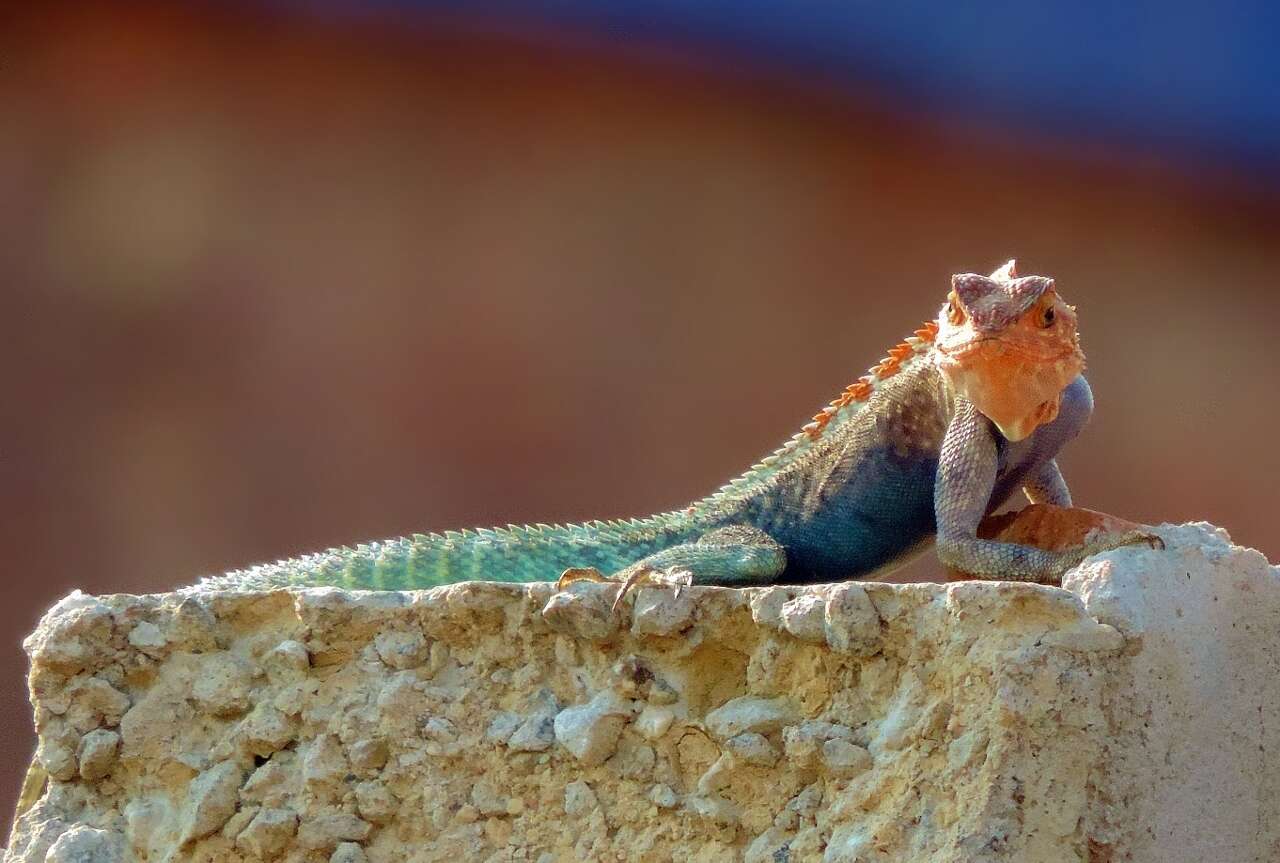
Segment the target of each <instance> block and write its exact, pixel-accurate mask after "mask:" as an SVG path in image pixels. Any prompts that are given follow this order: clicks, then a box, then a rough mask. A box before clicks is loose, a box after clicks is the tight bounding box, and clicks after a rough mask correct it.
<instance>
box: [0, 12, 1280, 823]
mask: <svg viewBox="0 0 1280 863" xmlns="http://www.w3.org/2000/svg"><path fill="white" fill-rule="evenodd" d="M27 8H28V11H27V12H25V13H24V12H18V11H9V12H6V13H3V14H4V15H5V16H7V17H6V18H5V19H4V20H3V26H2V28H0V33H3V34H4V35H3V56H2V57H0V201H2V202H3V207H2V208H0V268H2V269H0V272H3V277H4V298H5V307H6V308H7V310H8V313H7V314H6V315H5V323H6V325H7V326H6V327H5V329H6V331H7V333H6V337H5V338H4V341H3V347H0V352H2V354H0V360H2V362H0V379H2V380H3V383H4V392H5V394H6V399H5V404H6V407H7V408H8V417H7V420H6V421H5V423H4V425H3V429H4V438H3V440H2V441H0V516H2V517H0V531H2V532H3V539H4V544H3V548H4V549H5V550H6V558H7V559H6V560H5V561H4V570H5V576H4V581H3V585H4V588H3V589H4V591H5V602H4V603H3V607H2V608H0V621H2V623H0V632H3V633H4V639H5V640H4V647H3V651H0V727H3V728H7V729H9V731H8V732H6V733H5V734H4V739H3V743H0V753H2V754H3V756H4V760H3V765H2V766H0V805H3V806H4V808H5V810H6V811H11V806H12V800H13V796H14V794H15V793H16V790H17V787H18V783H19V779H20V772H21V769H22V768H23V766H24V765H25V763H26V760H27V758H28V756H29V754H30V751H31V747H32V746H33V740H34V738H33V736H32V734H31V733H30V711H29V707H28V705H27V704H26V700H25V691H24V687H23V682H22V679H23V677H22V676H23V671H24V667H25V660H24V658H23V655H22V653H21V651H20V648H19V642H20V640H21V638H22V637H23V636H24V635H25V633H27V632H29V631H30V630H31V629H32V628H33V626H34V625H35V623H36V621H37V619H38V617H39V615H40V613H41V612H42V611H43V610H44V609H45V608H47V607H48V606H49V605H50V604H52V603H53V602H54V601H55V600H56V599H57V598H58V597H60V596H62V595H63V594H65V593H66V592H67V591H69V590H70V589H72V588H80V589H83V590H86V591H89V592H92V593H111V592H146V591H162V590H167V589H169V588H172V587H174V586H177V585H184V584H189V583H190V582H192V581H193V580H194V579H195V578H196V577H197V576H199V575H201V574H209V573H215V572H218V571H221V570H225V569H228V568H231V567H237V566H242V565H245V564H249V563H252V562H255V561H261V560H266V559H272V558H278V557H283V556H290V555H294V554H296V553H300V552H304V551H309V550H315V549H319V548H323V547H327V546H331V545H335V544H340V543H350V542H354V541H358V540H362V539H369V538H376V537H382V536H390V535H398V534H403V533H408V532H414V531H427V530H434V529H444V528H456V527H460V526H469V525H486V524H501V523H506V522H525V521H546V522H555V521H570V520H579V519H583V518H589V517H610V516H625V515H637V514H643V513H647V512H651V511H654V510H659V509H668V508H671V507H673V506H676V505H678V504H681V503H683V502H686V501H688V500H689V499H691V498H693V497H695V496H699V495H702V494H704V493H706V492H708V491H709V490H711V489H713V488H714V487H716V486H717V485H718V484H719V483H720V482H722V481H723V480H725V479H726V478H728V477H729V476H731V475H733V474H735V473H737V472H739V471H740V470H741V469H743V468H744V467H746V466H747V465H748V464H750V463H751V462H752V461H754V460H755V459H756V458H758V457H759V456H760V455H762V454H764V453H766V452H767V451H769V450H772V449H773V448H774V447H775V446H777V445H778V444H779V443H780V442H781V441H782V440H783V439H784V438H785V437H787V436H788V435H790V434H791V433H792V432H793V431H795V430H797V429H798V428H799V426H800V425H801V424H803V423H804V422H806V421H807V419H808V417H809V416H810V415H811V414H812V413H813V412H814V410H815V409H816V408H817V407H819V406H821V405H822V404H824V403H825V402H826V401H827V400H828V399H829V398H831V397H832V396H834V395H835V394H836V393H837V392H838V391H839V390H840V389H841V388H842V387H843V386H844V385H845V384H847V383H848V382H849V381H851V380H853V379H854V378H855V377H857V376H858V375H859V374H861V373H862V372H863V371H865V369H866V368H867V367H868V366H869V365H871V364H872V363H874V362H875V361H876V360H878V359H879V357H880V356H881V355H882V353H883V350H884V349H885V348H887V347H888V346H890V345H891V344H893V343H894V342H895V341H897V340H898V339H899V338H900V337H901V336H903V335H905V334H907V333H908V332H910V331H911V330H912V329H913V328H914V327H915V326H916V325H917V324H918V323H919V322H920V321H921V320H923V319H924V318H926V317H930V316H932V315H933V313H934V311H935V310H936V308H937V306H938V304H939V303H940V302H941V300H942V298H943V295H944V293H945V290H946V287H947V284H948V277H949V276H950V274H951V273H953V272H959V271H978V272H986V271H989V270H990V269H992V268H993V267H994V266H996V265H997V264H999V263H1001V262H1003V261H1004V260H1005V259H1006V258H1008V257H1011V256H1016V257H1017V258H1018V259H1019V263H1020V269H1022V270H1024V271H1025V272H1042V273H1046V274H1049V275H1052V276H1054V277H1056V278H1057V280H1058V285H1059V288H1060V290H1061V291H1062V292H1063V294H1064V295H1065V296H1066V297H1067V299H1068V300H1069V301H1071V302H1073V303H1075V304H1077V305H1078V307H1079V310H1080V318H1081V322H1082V324H1081V326H1082V332H1083V338H1084V344H1085V349H1086V352H1087V353H1088V356H1089V361H1090V372H1089V376H1090V379H1091V382H1092V383H1093V386H1094V391H1095V396H1096V400H1097V414H1096V415H1095V419H1094V422H1093V424H1092V425H1091V427H1090V428H1089V429H1088V430H1087V431H1086V433H1085V434H1084V436H1083V437H1082V438H1081V439H1080V440H1079V441H1078V442H1077V443H1076V444H1075V445H1074V446H1073V447H1072V448H1071V449H1070V450H1069V451H1068V452H1067V453H1066V455H1065V457H1064V458H1063V459H1062V462H1063V466H1064V470H1065V472H1066V474H1067V477H1068V479H1069V481H1070V483H1071V486H1072V490H1073V492H1074V494H1075V497H1076V500H1077V502H1079V503H1080V504H1082V505H1085V506H1090V507H1093V508H1096V509H1101V510H1106V511H1109V512H1114V513H1116V514H1119V515H1123V516H1128V517H1131V518H1135V519H1138V520H1144V521H1150V522H1161V521H1166V520H1167V521H1183V520H1188V519H1204V520H1208V521H1212V522H1214V523H1217V524H1220V525H1222V526H1224V527H1226V528H1227V529H1228V530H1230V532H1231V534H1232V536H1233V537H1234V538H1235V539H1236V540H1237V541H1239V542H1241V543H1244V544H1248V545H1252V546H1256V547H1258V548H1260V549H1262V550H1263V551H1264V552H1266V553H1267V554H1268V555H1269V556H1270V557H1271V558H1272V559H1273V560H1274V559H1280V528H1278V527H1277V522H1276V513H1277V511H1280V509H1278V507H1277V504H1278V503H1280V483H1277V481H1276V480H1277V476H1278V475H1280V470H1278V469H1280V454H1278V453H1280V450H1278V449H1277V447H1276V446H1275V445H1274V444H1273V440H1274V437H1275V434H1276V432H1275V427H1276V423H1277V421H1278V420H1280V409H1278V408H1277V403H1276V399H1275V393H1276V383H1275V382H1276V380H1277V378H1278V377H1280V351H1278V350H1277V349H1276V339H1275V335H1274V329H1275V318H1276V314H1275V313H1276V312H1277V311H1278V310H1280V303H1278V301H1277V298H1276V293H1275V287H1274V282H1275V273H1277V272H1278V271H1280V244H1278V243H1277V226H1278V225H1280V195H1277V187H1276V185H1275V184H1274V183H1270V182H1268V181H1263V180H1261V179H1258V178H1257V177H1254V176H1252V175H1251V174H1250V173H1249V172H1248V171H1245V170H1240V169H1233V168H1232V167H1231V166H1230V165H1229V164H1224V163H1222V162H1211V161H1208V160H1205V161H1201V162H1196V161H1187V160H1179V161H1176V162H1168V163H1166V162H1165V161H1164V157H1162V156H1158V155H1155V154H1154V153H1152V152H1146V151H1144V150H1143V149H1142V148H1141V147H1139V146H1136V145H1135V146H1131V147H1130V148H1129V149H1118V148H1117V147H1116V146H1114V145H1111V144H1107V143H1105V142H1103V141H1101V140H1095V139H1093V138H1091V137H1090V136H1089V135H1088V131H1087V130H1081V132H1080V135H1079V136H1078V137H1077V138H1074V139H1072V138H1065V139H1064V138H1062V137H1060V136H1059V137H1056V138H1054V139H1048V138H1047V137H1045V136H1042V135H1034V134H1026V133H1024V131H1023V130H1022V129H1020V128H1018V127H1017V126H1016V124H1009V125H989V124H979V123H965V122H963V121H961V120H959V119H957V118H956V117H952V118H950V119H949V120H946V121H942V120H934V119H932V118H931V117H929V116H928V115H927V114H924V113H921V112H918V111H913V110H911V106H910V105H908V104H900V103H898V102H895V100H893V99H889V98H885V97H884V95H883V94H882V93H880V92H878V91H877V90H876V89H875V88H871V87H868V88H866V89H865V91H861V90H859V89H858V88H856V87H855V88H850V87H839V88H837V87H834V86H826V85H823V84H821V83H818V84H815V83H814V82H799V81H796V80H794V79H787V78H785V77H780V76H779V77H772V78H771V77H768V76H763V75H753V74H749V73H738V72H734V71H726V70H725V69H722V68H718V67H717V66H716V64H715V63H713V62H704V61H702V60H697V59H694V58H691V57H688V56H676V55H674V54H673V55H667V56H663V55H661V52H657V54H655V55H650V56H640V55H638V54H636V53H633V52H627V51H621V50H618V49H617V47H616V46H613V45H607V44H604V43H597V42H592V41H590V40H587V39H578V40H548V39H542V38H539V37H538V36H537V35H530V34H526V37H525V38H516V37H511V38H497V37H486V36H481V35H479V34H478V33H476V32H475V31H471V30H468V29H467V28H465V27H462V26H460V25H459V26H444V25H438V26H427V25H426V24H423V25H422V26H417V27H402V26H400V25H399V24H398V23H397V22H396V21H395V20H392V19H389V18H388V19H379V18H377V17H374V16H370V17H368V18H362V19H360V20H344V21H341V22H337V21H333V20H326V19H324V18H312V19H303V18H302V17H300V16H294V15H286V14H283V13H281V14H276V15H270V16H269V15H265V14H262V13H260V12H252V11H249V10H247V9H245V8H241V9H240V10H239V11H233V10H231V9H230V8H218V7H208V8H203V9H200V8H198V7H187V8H185V9H176V8H171V7H169V6H162V5H146V4H139V5H133V6H130V7H128V8H127V9H121V8H116V7H112V8H108V7H107V6H105V5H104V6H101V7H99V6H95V5H92V4H66V5H57V6H47V7H41V8H40V9H39V11H38V12H33V11H30V10H32V9H35V8H36V7H35V5H34V4H33V5H31V6H28V7H27ZM936 574H937V570H936V565H935V564H934V563H933V562H932V561H931V560H928V559H926V560H923V561H921V562H920V563H918V564H916V565H915V566H914V567H913V568H912V570H911V571H910V572H908V573H906V577H914V578H931V577H935V576H936Z"/></svg>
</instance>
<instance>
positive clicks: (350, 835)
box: [298, 812, 373, 851]
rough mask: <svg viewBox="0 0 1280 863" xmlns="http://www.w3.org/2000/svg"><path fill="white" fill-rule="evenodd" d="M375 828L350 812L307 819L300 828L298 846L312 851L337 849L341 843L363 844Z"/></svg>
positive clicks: (326, 814)
mask: <svg viewBox="0 0 1280 863" xmlns="http://www.w3.org/2000/svg"><path fill="white" fill-rule="evenodd" d="M372 830H373V826H372V825H371V824H369V822H367V821H364V820H362V819H360V818H357V817H356V816H355V815H352V814H350V813H349V812H329V813H325V814H323V815H317V816H315V817H312V818H306V819H304V820H303V821H302V823H301V825H300V826H299V827H298V845H299V846H301V847H302V848H305V849H307V850H310V851H315V850H321V851H323V850H328V849H330V848H336V847H337V845H338V843H339V842H344V841H345V842H363V841H364V840H366V839H368V838H369V833H370V832H371V831H372Z"/></svg>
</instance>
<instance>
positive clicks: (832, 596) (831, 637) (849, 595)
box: [823, 582, 882, 657]
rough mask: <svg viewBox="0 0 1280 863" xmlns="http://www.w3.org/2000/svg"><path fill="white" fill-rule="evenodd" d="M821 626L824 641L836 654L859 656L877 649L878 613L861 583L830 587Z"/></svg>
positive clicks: (879, 637)
mask: <svg viewBox="0 0 1280 863" xmlns="http://www.w3.org/2000/svg"><path fill="white" fill-rule="evenodd" d="M823 629H824V631H825V633H826V636H827V644H828V645H830V647H831V649H832V650H834V651H836V652H837V653H847V654H849V655H851V656H859V657H861V656H871V655H873V654H874V653H875V652H876V651H877V650H879V649H880V644H881V635H882V633H881V628H880V615H879V613H878V612H877V611H876V607H875V605H874V604H873V603H872V602H871V597H870V596H869V595H868V594H867V589H866V588H865V587H863V586H862V585H861V584H856V583H853V582H845V583H843V584H838V585H835V586H833V587H832V589H831V590H830V592H829V593H828V594H827V600H826V603H825V606H824V608H823Z"/></svg>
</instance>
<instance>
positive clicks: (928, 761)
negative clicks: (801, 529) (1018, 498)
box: [5, 525, 1280, 863]
mask: <svg viewBox="0 0 1280 863" xmlns="http://www.w3.org/2000/svg"><path fill="white" fill-rule="evenodd" d="M1160 533H1161V535H1162V536H1163V538H1164V539H1165V542H1166V543H1167V546H1168V548H1167V549H1166V550H1164V551H1153V550H1150V549H1145V548H1143V549H1126V550H1121V551H1116V552H1112V553H1109V554H1106V555H1101V556H1098V557H1095V558H1091V559H1090V560H1089V561H1087V562H1086V563H1085V564H1084V565H1082V566H1081V567H1079V568H1078V569H1077V570H1075V571H1074V572H1073V573H1071V574H1070V576H1069V578H1068V579H1067V582H1066V588H1067V589H1057V588H1050V587H1039V586H1035V585H1023V584H1013V583H1003V582H989V583H982V582H964V583H954V584H947V585H939V584H908V585H889V584H878V583H845V584H833V585H818V586H811V587H776V588H761V589H752V590H729V589H719V588H694V589H688V590H685V591H684V592H683V593H681V594H680V595H679V596H676V595H675V594H674V593H673V592H672V591H669V590H658V589H645V590H642V591H640V592H638V594H637V595H636V596H635V599H634V602H633V603H632V602H628V604H627V606H626V607H625V608H624V609H623V610H622V611H621V612H620V613H619V614H617V615H615V614H612V613H611V612H610V608H609V604H610V602H611V600H612V596H613V594H612V589H611V588H608V587H606V586H601V585H592V584H585V583H584V584H577V585H574V587H573V589H572V590H571V591H570V592H566V593H559V594H557V593H556V592H555V591H554V589H553V587H552V586H551V585H547V584H532V585H507V584H495V583H480V582H474V583H467V584H459V585H454V586H450V587H445V588H438V589H435V590H431V591H426V592H421V593H348V592H342V591H337V590H322V589H316V590H303V591H277V592H271V593H233V592H209V593H194V592H181V593H174V594H169V595H161V596H106V597H90V596H85V595H83V594H73V595H71V596H69V597H67V598H66V599H64V600H63V601H62V602H60V603H59V604H58V605H57V606H55V607H54V608H53V609H52V610H50V611H49V613H48V614H47V615H46V616H45V618H44V620H43V621H42V622H41V624H40V626H39V628H38V629H37V630H36V632H35V633H34V634H33V635H31V636H30V638H28V639H27V641H26V649H27V651H28V653H29V654H30V657H31V675H30V692H31V700H32V703H33V705H34V709H35V721H36V726H37V728H38V730H39V733H40V745H39V750H38V751H37V753H36V760H35V762H34V763H33V765H32V769H31V772H30V775H29V776H28V781H27V785H26V788H25V789H24V793H23V799H22V802H21V804H20V806H19V813H18V818H17V821H16V824H15V827H14V830H13V834H12V836H11V838H10V844H9V848H8V852H7V856H6V857H5V859H6V861H11V863H19V861H22V863H70V861H88V863H124V861H205V863H223V861H240V860H245V861H275V860H279V861H299V863H300V861H308V863H311V861H316V863H320V861H332V863H359V861H369V863H384V861H385V863H391V861H412V863H427V861H437V860H439V861H450V863H460V861H470V860H478V861H486V860H487V861H530V863H548V861H560V860H639V861H645V860H652V861H665V860H683V861H731V860H742V859H745V860H748V861H810V860H812V861H868V863H869V861H890V860H900V861H985V860H992V861H997V860H1001V861H1002V860H1009V861H1013V860H1017V861H1034V863H1045V861H1054V863H1056V861H1074V860H1080V861H1092V863H1107V861H1116V863H1118V861H1162V863H1168V861H1201V860H1222V861H1233V863H1238V861H1251V860H1258V861H1263V860H1274V859H1277V856H1278V855H1280V720H1277V719H1276V715H1277V710H1276V708H1277V707H1278V706H1280V674H1278V673H1277V672H1278V671H1280V668H1278V665H1280V570H1277V568H1274V567H1271V566H1269V565H1268V564H1267V562H1266V560H1265V559H1264V558H1263V557H1262V556H1261V555H1260V554H1258V553H1257V552H1255V551H1252V550H1248V549H1242V548H1238V547H1235V546H1232V545H1231V544H1230V540H1229V538H1228V537H1227V536H1226V534H1225V533H1224V532H1222V531H1220V530H1215V529H1213V528H1211V527H1209V526H1206V525H1186V526H1181V527H1174V526H1167V525H1166V526H1165V527H1163V528H1161V529H1160Z"/></svg>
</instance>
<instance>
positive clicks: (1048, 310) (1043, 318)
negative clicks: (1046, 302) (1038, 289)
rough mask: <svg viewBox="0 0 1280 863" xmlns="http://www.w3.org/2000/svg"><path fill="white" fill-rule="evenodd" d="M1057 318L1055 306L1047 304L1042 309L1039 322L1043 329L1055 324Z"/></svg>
mask: <svg viewBox="0 0 1280 863" xmlns="http://www.w3.org/2000/svg"><path fill="white" fill-rule="evenodd" d="M1056 319H1057V315H1055V314H1054V312H1053V306H1045V307H1044V308H1043V309H1041V310H1040V319H1039V321H1038V323H1039V324H1040V327H1041V328H1042V329H1048V328H1049V327H1051V326H1053V322H1054V321H1055V320H1056Z"/></svg>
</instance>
